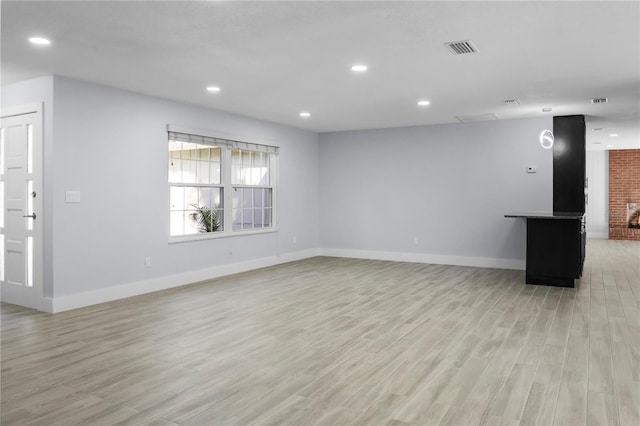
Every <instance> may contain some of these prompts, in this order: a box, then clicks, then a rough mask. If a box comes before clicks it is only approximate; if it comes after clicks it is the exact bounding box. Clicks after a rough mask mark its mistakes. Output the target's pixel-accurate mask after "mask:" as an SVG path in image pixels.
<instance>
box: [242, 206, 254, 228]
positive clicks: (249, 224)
mask: <svg viewBox="0 0 640 426" xmlns="http://www.w3.org/2000/svg"><path fill="white" fill-rule="evenodd" d="M251 228H253V210H252V209H246V210H242V229H251Z"/></svg>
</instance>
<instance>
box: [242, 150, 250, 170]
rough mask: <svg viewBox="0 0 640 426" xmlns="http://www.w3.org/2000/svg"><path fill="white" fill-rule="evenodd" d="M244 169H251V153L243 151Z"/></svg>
mask: <svg viewBox="0 0 640 426" xmlns="http://www.w3.org/2000/svg"><path fill="white" fill-rule="evenodd" d="M242 167H251V151H242Z"/></svg>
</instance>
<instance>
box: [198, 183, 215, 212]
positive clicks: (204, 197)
mask: <svg viewBox="0 0 640 426" xmlns="http://www.w3.org/2000/svg"><path fill="white" fill-rule="evenodd" d="M198 206H200V207H209V208H211V207H213V204H212V202H211V188H198Z"/></svg>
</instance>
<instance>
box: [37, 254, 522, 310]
mask: <svg viewBox="0 0 640 426" xmlns="http://www.w3.org/2000/svg"><path fill="white" fill-rule="evenodd" d="M315 256H332V257H350V258H356V259H372V260H390V261H396V262H414V263H431V264H437V265H457V266H473V267H480V268H499V269H518V270H524V269H525V261H524V260H517V259H494V258H487V257H464V256H443V255H435V254H424V253H402V252H384V251H373V250H348V249H309V250H302V251H297V252H291V253H285V254H281V255H279V256H269V257H263V258H260V259H254V260H249V261H245V262H238V263H230V264H227V265H221V266H215V267H211V268H205V269H199V270H196V271H189V272H184V273H181V274H175V275H168V276H164V277H158V278H153V279H149V280H144V281H137V282H133V283H127V284H122V285H118V286H113V287H108V288H101V289H98V290H93V291H86V292H83V293H76V294H71V295H68V296H60V297H54V298H43V299H42V303H41V306H42V310H43V311H45V312H49V313H58V312H64V311H69V310H71V309H78V308H84V307H87V306H91V305H97V304H100V303H105V302H111V301H114V300H118V299H125V298H127V297H132V296H138V295H141V294H145V293H153V292H155V291H160V290H166V289H169V288H174V287H180V286H183V285H188V284H193V283H197V282H200V281H206V280H211V279H214V278H218V277H222V276H225V275H232V274H237V273H240V272H246V271H251V270H254V269H259V268H265V267H268V266H274V265H279V264H282V263H287V262H293V261H296V260H302V259H308V258H310V257H315Z"/></svg>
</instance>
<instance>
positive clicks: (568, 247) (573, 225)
mask: <svg viewBox="0 0 640 426" xmlns="http://www.w3.org/2000/svg"><path fill="white" fill-rule="evenodd" d="M584 236H585V234H584V219H583V218H579V219H559V218H549V219H539V218H529V219H527V270H526V283H527V284H544V285H552V286H562V287H574V285H575V279H576V278H580V276H581V275H582V265H583V260H584V257H583V254H584Z"/></svg>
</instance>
